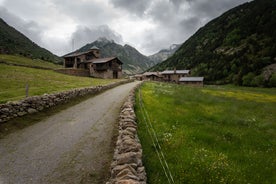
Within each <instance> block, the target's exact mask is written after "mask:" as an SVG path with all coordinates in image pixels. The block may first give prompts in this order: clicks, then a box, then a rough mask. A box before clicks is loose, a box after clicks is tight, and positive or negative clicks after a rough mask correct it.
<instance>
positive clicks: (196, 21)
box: [180, 16, 201, 33]
mask: <svg viewBox="0 0 276 184" xmlns="http://www.w3.org/2000/svg"><path fill="white" fill-rule="evenodd" d="M200 24H201V21H200V18H198V17H195V16H194V17H190V18H188V19H183V20H182V21H181V22H180V29H181V30H182V31H183V32H184V31H186V32H191V33H193V32H195V31H196V30H197V29H198V27H199V25H200Z"/></svg>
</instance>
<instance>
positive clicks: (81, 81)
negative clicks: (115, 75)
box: [0, 64, 118, 103]
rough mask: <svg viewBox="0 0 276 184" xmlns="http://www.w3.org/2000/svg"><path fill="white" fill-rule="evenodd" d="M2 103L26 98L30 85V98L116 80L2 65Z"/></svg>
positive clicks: (0, 98) (0, 65)
mask: <svg viewBox="0 0 276 184" xmlns="http://www.w3.org/2000/svg"><path fill="white" fill-rule="evenodd" d="M0 81H1V82H0V103H5V102H7V101H14V100H20V99H23V98H24V97H25V94H26V92H25V87H26V84H27V83H28V86H29V96H34V95H42V94H44V93H48V94H49V93H54V92H60V91H65V90H69V89H74V88H81V87H89V86H96V85H104V84H108V83H112V82H115V81H118V80H116V79H95V78H88V77H75V76H69V75H63V74H60V73H56V72H54V71H52V70H41V69H34V68H27V67H19V66H10V65H5V64H0Z"/></svg>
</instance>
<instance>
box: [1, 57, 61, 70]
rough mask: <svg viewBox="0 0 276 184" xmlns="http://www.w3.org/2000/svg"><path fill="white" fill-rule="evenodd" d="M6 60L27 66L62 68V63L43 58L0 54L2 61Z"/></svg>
mask: <svg viewBox="0 0 276 184" xmlns="http://www.w3.org/2000/svg"><path fill="white" fill-rule="evenodd" d="M1 60H2V61H5V62H7V63H11V64H20V65H25V66H35V67H44V68H49V69H57V68H61V67H62V66H61V65H57V64H54V63H51V62H47V61H43V60H41V59H30V58H26V57H23V56H18V55H7V54H0V61H1Z"/></svg>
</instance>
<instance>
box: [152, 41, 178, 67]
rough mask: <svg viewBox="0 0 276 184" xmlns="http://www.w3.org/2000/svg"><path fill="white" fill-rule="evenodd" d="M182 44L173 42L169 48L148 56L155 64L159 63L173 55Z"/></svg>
mask: <svg viewBox="0 0 276 184" xmlns="http://www.w3.org/2000/svg"><path fill="white" fill-rule="evenodd" d="M180 46H181V45H180V44H173V45H171V46H170V47H169V48H168V49H162V50H160V51H159V52H157V53H156V54H153V55H150V56H148V57H149V59H150V60H152V61H154V63H155V64H158V63H160V62H162V61H165V60H166V59H168V58H169V57H170V56H172V55H173V54H174V53H175V52H176V51H177V49H179V47H180Z"/></svg>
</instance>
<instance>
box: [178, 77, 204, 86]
mask: <svg viewBox="0 0 276 184" xmlns="http://www.w3.org/2000/svg"><path fill="white" fill-rule="evenodd" d="M203 80H204V77H181V78H180V79H179V84H184V85H192V86H203Z"/></svg>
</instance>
